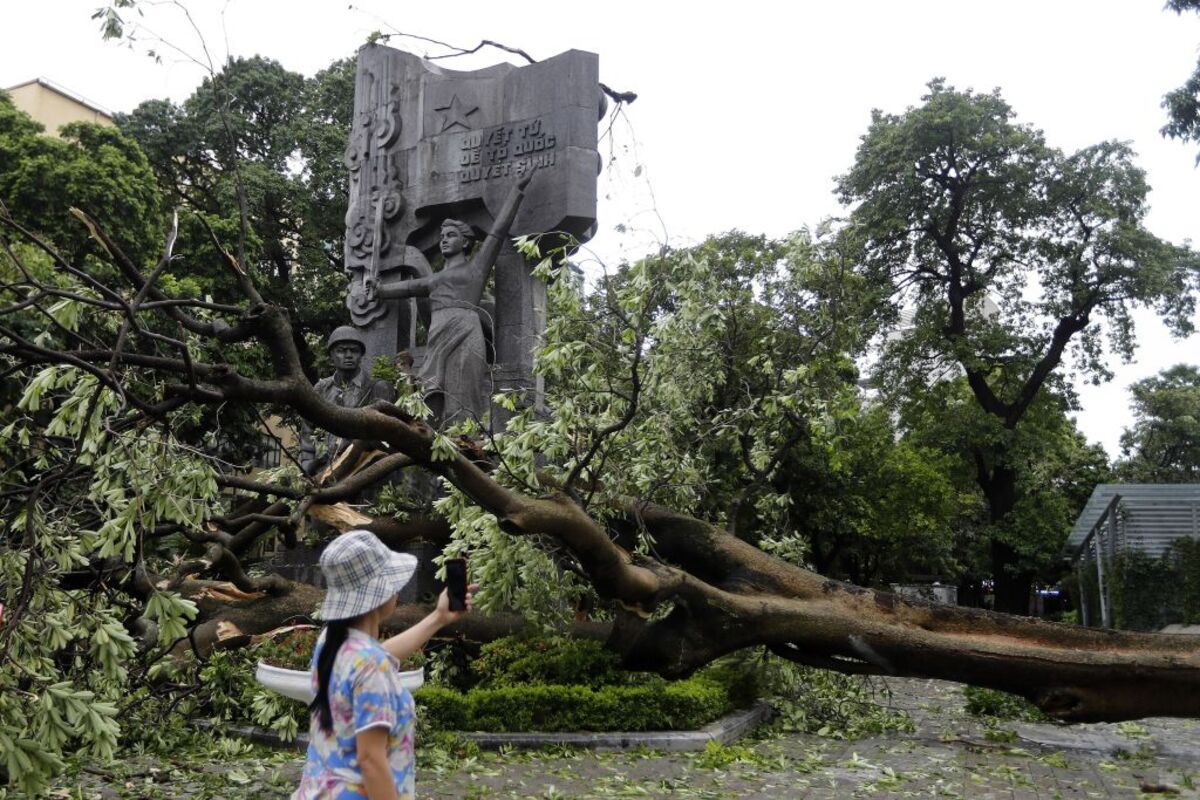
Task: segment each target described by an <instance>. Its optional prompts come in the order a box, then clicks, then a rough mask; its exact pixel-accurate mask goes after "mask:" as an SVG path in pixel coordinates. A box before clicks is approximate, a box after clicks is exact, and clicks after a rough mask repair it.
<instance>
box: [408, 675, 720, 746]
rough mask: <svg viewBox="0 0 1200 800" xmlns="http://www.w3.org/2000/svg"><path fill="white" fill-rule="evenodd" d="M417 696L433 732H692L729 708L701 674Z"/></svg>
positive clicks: (432, 690)
mask: <svg viewBox="0 0 1200 800" xmlns="http://www.w3.org/2000/svg"><path fill="white" fill-rule="evenodd" d="M415 697H416V700H417V703H418V705H419V706H420V707H421V714H422V715H423V716H424V721H425V722H426V723H427V724H428V725H429V726H430V727H431V728H433V729H435V730H468V731H486V732H488V733H505V732H512V731H648V730H691V729H694V728H699V727H701V726H703V725H706V724H708V723H709V722H712V721H713V720H715V719H716V718H717V717H720V716H721V715H722V714H724V713H726V712H727V711H729V709H730V708H732V707H733V703H732V702H731V700H730V694H729V691H728V690H727V689H726V687H725V686H723V685H721V684H720V683H718V682H716V681H714V680H711V679H708V678H704V677H694V678H689V679H687V680H682V681H677V682H674V683H669V682H667V681H656V682H647V683H645V684H642V685H638V686H603V687H600V688H592V687H590V686H582V685H561V684H526V685H520V686H507V687H497V688H477V689H472V690H471V691H469V692H467V693H466V694H463V693H460V692H456V691H453V690H451V689H445V688H442V687H438V686H428V687H424V688H422V689H420V690H418V691H417V692H416V693H415Z"/></svg>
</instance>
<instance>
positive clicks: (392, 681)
mask: <svg viewBox="0 0 1200 800" xmlns="http://www.w3.org/2000/svg"><path fill="white" fill-rule="evenodd" d="M416 567H417V560H416V559H415V558H413V557H412V556H410V555H404V554H401V553H396V552H393V551H391V550H389V549H388V548H387V546H386V545H384V544H383V542H381V541H379V539H377V538H376V537H375V535H374V534H373V533H371V532H369V531H362V530H359V531H350V532H348V533H344V534H342V535H341V536H339V537H338V538H336V539H334V540H333V542H332V543H331V544H330V545H329V546H328V547H326V548H325V552H324V553H322V554H321V571H322V572H323V573H324V575H325V585H326V594H325V601H324V603H322V604H321V618H322V619H324V620H325V622H326V626H325V630H324V631H323V632H322V634H321V637H320V638H319V639H318V640H317V646H316V648H315V649H314V652H313V664H312V671H313V678H312V680H313V687H314V689H315V690H316V693H317V696H316V699H314V700H313V702H312V705H311V706H310V709H311V711H312V722H311V725H310V727H309V745H308V758H307V761H306V762H305V765H304V777H303V778H302V779H301V781H300V788H299V789H297V790H296V792H295V793H294V794H292V800H363V798H368V799H369V800H414V798H415V797H416V788H415V778H416V774H415V756H414V752H413V729H414V723H415V718H414V706H413V698H412V694H410V693H409V691H408V690H407V689H405V688H403V687H402V686H401V685H400V681H399V676H398V675H397V669H396V667H397V662H398V661H400V660H402V659H404V658H407V657H408V656H410V655H412V654H413V653H415V652H416V651H417V650H419V649H420V648H421V647H422V646H423V645H424V644H425V643H426V642H427V641H429V638H430V637H431V636H433V635H434V634H435V633H437V632H438V631H439V630H440V629H441V628H442V627H443V626H444V625H447V624H449V623H451V622H454V621H455V620H457V619H459V618H460V617H462V616H463V615H464V614H466V613H467V611H469V610H470V608H471V598H472V595H473V594H474V591H475V587H474V586H470V587H468V589H467V609H466V610H465V611H451V610H450V606H449V596H448V595H447V593H446V592H442V595H441V597H439V598H438V603H437V608H436V609H435V610H434V611H433V612H432V613H430V614H429V616H427V617H425V618H424V619H423V620H421V621H420V622H418V623H417V624H416V625H414V626H412V627H411V628H409V629H408V630H406V631H404V632H403V633H401V634H398V635H396V636H393V637H391V638H390V639H388V640H386V641H384V642H380V641H379V623H380V622H381V621H383V620H384V619H386V618H387V617H389V616H390V615H391V614H392V612H393V611H395V610H396V594H397V592H399V591H400V590H401V589H403V588H404V586H405V584H407V583H408V581H409V579H410V578H412V575H413V573H414V572H415V571H416Z"/></svg>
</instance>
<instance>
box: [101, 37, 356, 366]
mask: <svg viewBox="0 0 1200 800" xmlns="http://www.w3.org/2000/svg"><path fill="white" fill-rule="evenodd" d="M353 107H354V60H353V59H343V60H341V61H338V62H335V63H334V64H332V65H330V66H329V67H328V68H327V69H325V70H322V71H321V72H319V73H317V74H316V75H315V76H313V77H312V78H305V77H304V76H302V75H300V74H299V73H295V72H291V71H289V70H287V69H285V68H284V67H283V66H282V65H280V64H279V63H278V62H276V61H272V60H270V59H267V58H262V57H260V56H255V57H252V58H234V59H230V60H229V61H228V62H227V63H226V64H225V65H224V66H223V67H222V68H221V69H220V70H219V71H217V72H215V73H213V74H212V75H211V76H209V77H208V78H206V79H205V80H204V81H203V82H202V83H201V84H200V86H199V87H198V88H197V89H196V91H195V92H194V93H193V94H192V96H191V97H189V98H188V99H187V100H185V101H184V102H183V103H182V104H181V105H175V104H174V103H171V102H170V101H167V100H149V101H146V102H144V103H142V104H141V105H139V106H138V107H137V108H135V109H134V110H133V111H132V112H130V113H129V114H119V115H117V117H116V122H117V125H118V126H119V127H120V129H121V130H122V131H123V132H124V133H125V134H126V135H128V136H129V137H131V138H132V139H133V140H135V141H136V142H138V144H140V145H141V147H142V149H143V150H144V151H145V152H146V154H147V157H148V158H149V160H150V164H151V165H152V167H153V169H154V173H155V175H156V176H157V178H158V182H159V185H160V187H161V188H162V191H163V194H164V196H165V197H166V198H167V201H168V202H169V203H170V204H171V205H172V206H173V207H177V208H179V209H181V211H182V212H183V213H182V217H181V229H180V239H179V250H180V253H181V254H182V257H181V259H180V262H179V264H178V265H176V266H175V267H173V271H175V272H179V273H182V274H186V275H188V276H189V277H190V278H191V280H193V281H196V282H197V285H198V288H199V289H200V290H201V291H202V292H204V293H210V294H213V296H214V297H217V298H218V299H229V298H228V295H227V293H228V286H227V285H226V284H225V283H224V282H223V281H222V280H220V278H221V275H220V273H219V272H216V271H214V269H213V266H212V265H213V264H218V263H220V257H219V253H218V251H217V249H216V247H215V245H214V244H213V240H212V237H211V235H210V229H211V230H213V231H216V232H217V234H218V235H219V236H221V237H223V239H224V240H225V241H229V242H237V243H238V244H239V250H242V251H244V252H245V254H246V256H245V259H244V260H245V261H246V264H247V266H248V267H249V268H251V270H252V274H253V275H254V276H255V279H256V280H257V281H258V282H259V283H260V284H261V286H262V291H263V293H264V296H265V297H267V298H268V299H270V300H271V301H272V302H277V303H279V304H281V305H283V306H284V307H286V308H287V309H288V311H289V313H290V314H291V315H292V318H293V320H294V321H295V330H296V333H297V335H298V339H297V343H298V344H299V345H300V347H301V348H302V352H303V353H304V354H305V360H306V363H307V365H308V366H309V367H310V368H311V362H312V359H313V356H312V355H311V353H309V352H308V351H307V349H306V347H307V337H308V336H309V335H310V334H312V335H318V336H319V335H321V334H324V333H326V332H328V331H329V330H332V329H333V328H334V327H336V326H337V325H340V324H343V323H344V322H345V321H346V316H347V312H346V309H345V306H344V304H343V297H344V289H345V281H346V278H345V273H344V271H343V264H342V260H343V238H344V229H345V222H344V215H345V211H346V209H345V206H346V196H345V195H346V189H345V187H346V180H347V178H346V169H345V166H344V164H343V153H344V152H345V143H346V141H347V140H348V138H349V135H350V125H351V119H350V117H351V115H352V113H353ZM243 212H244V216H245V220H244V221H245V224H244V227H243V223H242V220H243Z"/></svg>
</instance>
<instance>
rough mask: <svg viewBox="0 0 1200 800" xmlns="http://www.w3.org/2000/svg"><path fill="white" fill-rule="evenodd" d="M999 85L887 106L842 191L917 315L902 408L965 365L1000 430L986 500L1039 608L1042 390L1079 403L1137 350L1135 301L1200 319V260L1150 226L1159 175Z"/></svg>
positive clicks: (991, 441)
mask: <svg viewBox="0 0 1200 800" xmlns="http://www.w3.org/2000/svg"><path fill="white" fill-rule="evenodd" d="M1014 116H1015V115H1014V112H1013V111H1012V109H1011V108H1010V107H1009V106H1008V104H1007V103H1005V102H1004V100H1003V99H1002V98H1001V97H1000V95H999V93H998V92H992V93H989V94H976V93H974V92H972V91H958V90H956V89H954V88H953V87H949V86H947V85H946V84H945V83H944V82H942V81H940V80H935V81H933V82H932V83H930V84H929V93H928V94H927V95H926V96H925V97H924V98H923V99H922V104H921V105H920V106H917V107H914V108H910V109H909V110H907V111H906V112H905V113H903V114H899V115H896V114H886V113H883V112H881V111H875V112H873V115H872V121H871V126H870V128H869V130H868V131H867V133H866V135H865V136H864V137H863V139H862V143H861V145H860V146H859V148H858V152H857V155H856V158H855V163H854V165H853V166H852V167H851V169H850V171H849V172H847V173H846V174H845V175H844V176H842V177H841V178H840V180H839V183H838V191H839V193H840V196H841V199H842V201H843V202H844V203H846V204H847V205H849V206H850V207H851V213H850V230H851V231H852V235H853V236H854V237H856V238H857V240H858V241H860V242H861V257H860V263H861V267H860V268H861V270H862V275H863V276H864V278H865V279H867V280H868V281H869V282H871V283H875V284H878V285H883V286H887V287H890V288H891V290H892V300H893V303H894V305H895V308H896V309H899V308H902V307H908V308H910V309H911V312H912V319H913V321H912V324H911V326H910V327H909V328H908V329H907V330H905V331H904V332H903V335H900V336H898V337H895V338H894V339H893V340H892V341H891V342H890V343H889V345H888V346H887V347H886V348H885V352H884V354H883V357H882V359H881V361H880V365H879V367H878V372H877V376H878V381H879V384H880V385H881V386H885V387H888V388H889V389H890V390H891V394H892V396H893V397H894V398H896V400H897V402H899V403H900V404H901V405H902V404H903V402H904V400H905V398H915V397H924V396H925V395H926V394H927V391H928V387H929V384H930V382H931V380H932V379H933V378H932V376H950V375H953V374H955V373H957V374H960V375H962V376H963V378H964V379H965V381H966V385H967V387H968V388H969V390H970V394H971V397H972V399H973V402H974V403H975V404H976V405H977V407H978V409H979V410H980V411H981V412H982V413H983V414H984V415H985V417H986V418H987V420H989V424H987V425H985V426H982V427H981V428H980V429H979V430H978V431H977V432H976V434H975V435H972V436H971V439H970V442H969V447H970V451H971V456H972V462H973V472H974V475H975V480H976V482H977V483H978V485H979V488H980V490H981V491H982V493H983V496H984V498H985V499H986V502H987V508H988V520H987V521H988V525H989V532H988V534H987V538H988V540H989V549H990V558H991V571H992V576H993V579H994V581H995V597H996V607H997V608H998V609H1003V610H1006V611H1012V612H1017V613H1024V612H1025V611H1026V609H1027V603H1028V595H1029V590H1030V586H1031V583H1032V580H1033V577H1034V573H1033V571H1032V570H1030V569H1029V568H1028V567H1027V566H1026V565H1023V564H1022V563H1021V559H1020V553H1019V547H1018V546H1016V544H1015V542H1014V537H1016V538H1017V539H1019V538H1021V537H1023V536H1024V535H1025V531H1023V530H1014V529H1013V527H1012V526H1013V525H1014V523H1016V522H1017V521H1018V518H1017V517H1014V512H1016V511H1017V509H1018V508H1019V506H1020V504H1021V502H1022V499H1023V495H1024V490H1025V489H1024V487H1025V485H1026V484H1025V482H1024V481H1023V475H1022V469H1023V466H1022V463H1021V461H1020V459H1019V458H1018V453H1019V452H1020V451H1021V450H1022V449H1023V448H1022V446H1021V445H1020V443H1019V442H1018V439H1019V437H1020V436H1021V434H1022V428H1023V426H1025V425H1027V420H1028V419H1029V416H1030V414H1031V412H1032V411H1033V409H1034V408H1035V405H1036V403H1037V402H1038V400H1039V398H1041V397H1042V396H1043V395H1044V393H1045V392H1046V391H1052V392H1053V393H1054V394H1056V395H1057V396H1059V397H1061V398H1066V399H1067V400H1068V401H1069V400H1070V398H1071V392H1070V388H1069V385H1068V383H1067V381H1066V380H1065V376H1064V367H1066V366H1068V364H1067V362H1066V360H1067V359H1068V356H1070V359H1069V366H1070V367H1071V368H1073V369H1074V370H1075V371H1077V372H1079V373H1080V374H1082V375H1085V376H1089V377H1091V378H1093V379H1097V380H1102V379H1104V378H1106V377H1108V372H1107V370H1106V369H1105V361H1104V359H1105V350H1104V347H1105V345H1106V344H1107V346H1108V347H1109V348H1111V350H1112V351H1113V352H1115V353H1116V354H1117V355H1119V356H1121V357H1124V358H1130V357H1132V354H1133V349H1134V337H1133V321H1132V317H1131V312H1132V310H1133V309H1134V308H1135V307H1138V306H1148V307H1152V308H1154V309H1155V310H1157V311H1158V312H1159V314H1160V315H1161V317H1162V319H1163V320H1164V321H1165V322H1166V323H1167V324H1168V326H1170V327H1171V329H1172V330H1173V331H1175V332H1176V333H1186V332H1188V331H1190V329H1191V315H1192V312H1193V309H1194V294H1195V288H1196V286H1195V284H1196V271H1195V264H1196V259H1195V256H1194V254H1193V253H1192V252H1191V251H1190V250H1188V249H1186V248H1182V247H1177V246H1174V245H1172V244H1170V243H1167V242H1164V241H1162V240H1160V239H1158V238H1157V237H1155V236H1154V235H1153V234H1151V233H1150V232H1149V231H1148V230H1147V229H1146V228H1145V226H1144V225H1143V218H1144V216H1145V213H1146V196H1147V193H1148V191H1149V187H1148V186H1147V185H1146V182H1145V178H1144V175H1143V173H1142V171H1141V170H1139V169H1138V168H1137V167H1136V166H1135V165H1134V163H1133V153H1132V152H1131V151H1130V150H1129V148H1128V146H1126V145H1123V144H1121V143H1119V142H1101V143H1099V144H1096V145H1092V146H1090V147H1086V148H1083V149H1082V150H1079V151H1077V152H1075V153H1070V154H1067V153H1063V152H1061V151H1059V150H1057V149H1056V148H1053V147H1050V146H1049V145H1047V144H1046V142H1045V139H1044V137H1043V135H1042V134H1041V132H1040V131H1037V130H1036V129H1034V128H1032V127H1031V126H1029V125H1024V124H1018V123H1017V122H1015V120H1014Z"/></svg>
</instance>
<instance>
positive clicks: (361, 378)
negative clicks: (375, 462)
mask: <svg viewBox="0 0 1200 800" xmlns="http://www.w3.org/2000/svg"><path fill="white" fill-rule="evenodd" d="M325 352H327V353H328V354H329V360H330V361H332V362H333V368H334V372H333V374H332V375H329V376H327V377H324V378H322V379H321V380H319V381H317V383H316V384H315V385H314V386H313V388H314V389H316V390H317V394H319V395H321V397H323V398H324V399H326V400H328V401H329V402H330V403H334V404H336V405H339V406H344V407H346V408H361V407H363V406H367V405H370V404H371V403H373V402H375V401H376V400H386V401H388V402H389V403H390V402H392V401H393V400H395V399H396V392H395V389H394V388H393V387H392V386H391V385H390V384H388V382H387V381H382V380H378V379H376V378H372V377H371V376H370V375H369V374H368V373H367V372H366V371H365V370H364V369H363V368H362V359H363V355H364V354H365V353H366V352H367V345H366V341H365V340H364V339H363V336H362V334H361V333H360V332H359V331H358V329H357V328H355V327H353V326H351V325H342V326H341V327H339V328H335V329H334V331H333V333H331V334H329V339H328V341H326V343H325ZM348 444H349V442H347V441H346V440H344V439H342V438H341V437H339V436H334V435H333V434H332V433H326V434H324V435H323V436H317V437H314V435H313V431H312V429H311V428H309V427H308V425H307V423H305V424H304V426H303V427H302V428H301V431H300V466H301V467H302V468H303V469H304V472H305V473H306V474H308V475H316V474H317V473H319V472H320V471H321V470H323V469H324V468H325V467H326V466H328V465H329V464H330V463H332V462H333V459H334V458H336V457H337V455H338V453H340V452H341V451H342V449H343V448H345V447H346V446H347V445H348Z"/></svg>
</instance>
